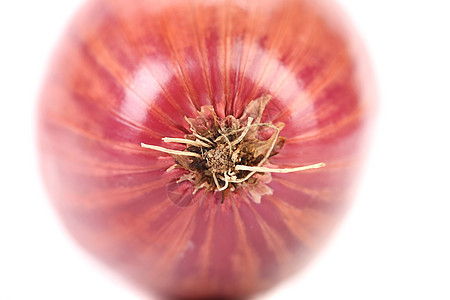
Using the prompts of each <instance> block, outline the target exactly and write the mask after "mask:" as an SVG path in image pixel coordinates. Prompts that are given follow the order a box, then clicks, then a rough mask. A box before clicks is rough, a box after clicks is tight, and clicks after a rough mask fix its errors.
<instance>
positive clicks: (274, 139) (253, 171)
mask: <svg viewBox="0 0 450 300" xmlns="http://www.w3.org/2000/svg"><path fill="white" fill-rule="evenodd" d="M266 126H267V127H270V128H273V129H275V130H276V131H275V134H274V136H272V137H273V141H272V144H271V145H270V148H269V151H267V153H266V155H265V156H264V158H263V159H262V160H261V161H260V162H259V164H258V165H257V166H256V167H253V168H259V167H261V166H262V165H263V164H264V162H265V161H266V160H267V159H268V158H269V156H270V153H272V150H273V148H275V144H276V142H277V139H278V135H279V134H280V128H278V127H276V126H275V125H272V124H267V125H266ZM272 137H271V138H272ZM239 166H241V165H239ZM242 167H246V166H242ZM256 172H258V171H255V170H254V169H253V170H251V172H250V173H249V174H247V176H245V177H244V178H242V179H239V180H236V181H233V182H235V183H240V182H244V181H247V180H248V179H249V178H250V177H252V176H253V175H254V174H255V173H256Z"/></svg>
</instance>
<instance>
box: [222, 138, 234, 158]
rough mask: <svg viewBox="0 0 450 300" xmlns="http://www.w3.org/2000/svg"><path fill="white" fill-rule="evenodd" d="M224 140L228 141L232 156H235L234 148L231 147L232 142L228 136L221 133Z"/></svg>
mask: <svg viewBox="0 0 450 300" xmlns="http://www.w3.org/2000/svg"><path fill="white" fill-rule="evenodd" d="M220 134H221V135H222V136H223V137H224V139H225V140H226V141H227V144H228V147H229V148H230V155H231V154H233V147H232V146H231V143H230V140H229V139H228V138H227V136H226V135H225V134H223V133H220Z"/></svg>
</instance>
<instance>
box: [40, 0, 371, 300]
mask: <svg viewBox="0 0 450 300" xmlns="http://www.w3.org/2000/svg"><path fill="white" fill-rule="evenodd" d="M263 94H268V95H271V96H272V97H273V98H272V100H271V101H270V103H269V104H268V106H267V109H266V111H265V112H264V115H263V121H272V122H274V123H278V122H283V123H285V124H286V126H285V128H284V129H283V131H282V135H283V136H284V137H285V138H286V144H285V146H284V148H283V149H282V150H281V151H280V153H279V154H278V155H276V156H274V157H273V158H271V159H270V162H271V163H272V164H275V165H277V166H280V167H297V166H302V165H308V164H314V163H318V162H324V163H326V167H324V168H321V169H316V170H308V171H304V172H297V173H289V174H272V181H271V182H270V183H269V184H268V186H270V187H271V188H272V189H273V190H274V192H273V195H265V196H263V197H262V199H261V203H260V204H256V203H253V202H252V201H249V200H248V199H247V198H246V196H245V193H240V192H233V193H230V194H229V195H228V196H227V197H226V199H224V202H223V204H220V202H221V201H222V200H223V199H222V198H221V197H222V194H221V193H215V194H211V193H199V194H198V196H195V197H197V198H195V199H194V200H195V201H193V204H192V205H190V206H185V207H183V206H179V205H176V203H174V201H173V199H169V197H168V186H169V185H170V182H173V180H174V179H176V177H177V176H180V173H179V172H177V171H175V172H171V173H165V170H166V169H167V168H168V167H170V166H171V165H172V164H173V163H174V161H173V158H172V157H170V156H169V155H164V154H161V153H156V152H153V151H148V150H146V149H143V148H141V147H140V143H141V142H145V143H149V144H153V145H163V143H162V141H161V138H163V137H183V136H184V135H185V134H186V133H188V132H189V126H188V124H187V123H186V121H185V119H184V117H185V116H187V117H195V116H196V115H197V113H196V112H197V110H199V109H200V108H201V106H204V105H213V106H214V109H215V111H216V113H217V114H218V115H219V116H220V117H222V118H223V117H225V116H226V115H230V114H232V115H234V116H236V117H239V116H240V114H242V112H243V111H244V109H245V107H246V105H247V104H248V103H249V102H250V101H252V100H254V99H256V98H258V97H260V96H261V95H263ZM373 106H374V90H373V79H372V75H371V72H370V68H369V66H368V62H367V58H366V57H365V53H364V50H363V48H362V47H361V45H360V43H359V41H358V39H357V37H355V34H354V32H353V31H352V30H351V27H350V26H349V25H348V24H347V22H346V21H345V16H343V15H342V13H341V12H340V10H339V9H338V8H336V6H335V5H334V4H332V3H329V2H323V1H313V0H311V1H306V0H292V1H290V0H270V1H267V0H263V1H261V0H248V1H237V0H231V1H230V0H220V1H219V0H218V1H205V0H203V1H199V0H190V1H185V0H178V1H175V0H170V1H156V0H94V1H91V2H89V3H88V4H87V5H86V6H85V7H84V9H82V10H81V12H80V13H79V14H78V15H77V16H76V17H75V19H74V21H73V23H72V24H71V25H70V27H69V29H68V30H67V32H66V33H65V36H64V38H63V40H62V41H61V44H60V46H59V48H58V49H57V52H56V53H55V55H54V58H53V60H52V63H51V66H50V69H49V73H48V76H47V79H46V81H45V85H44V88H43V92H42V95H41V99H40V103H39V111H38V115H39V117H38V140H39V148H40V157H41V166H42V170H43V177H44V181H45V184H46V186H47V188H48V191H49V194H50V197H51V199H52V201H53V203H54V205H55V207H56V209H57V211H58V212H59V214H60V215H61V217H62V220H63V222H64V223H65V225H66V227H67V228H68V229H69V231H70V232H71V234H72V235H73V236H74V237H75V239H76V240H77V241H78V242H79V243H80V244H81V245H82V246H83V247H84V248H85V249H87V250H88V251H89V252H90V253H92V254H93V255H95V256H96V257H98V258H99V259H100V260H102V261H103V262H105V263H107V264H108V265H110V266H112V267H113V268H114V269H116V270H118V271H119V272H121V273H123V274H124V275H125V277H127V278H129V279H131V281H133V282H135V283H137V284H138V285H139V286H140V287H141V288H143V289H145V290H148V291H149V292H151V293H156V294H158V295H162V296H166V297H176V298H192V299H200V298H208V297H209V298H212V297H215V298H217V297H221V298H243V297H248V296H251V295H254V294H255V293H257V292H260V291H264V290H267V289H268V288H270V287H272V286H274V285H275V284H276V283H278V282H279V281H281V280H282V279H283V278H285V277H287V276H289V275H291V274H293V273H294V272H296V271H298V270H299V269H301V268H303V267H304V266H305V264H306V263H308V262H309V261H310V259H311V257H312V256H313V255H314V254H315V253H317V251H318V250H320V248H321V246H322V245H323V242H324V241H325V240H326V238H327V236H329V234H330V232H331V231H332V229H333V228H334V227H335V226H336V224H337V221H339V219H341V217H342V213H343V212H345V209H346V207H347V206H348V204H349V202H350V200H351V198H352V195H353V191H354V187H355V182H356V180H355V179H356V177H357V176H358V174H359V173H358V172H359V170H360V165H361V160H362V158H363V156H364V152H365V151H364V148H365V140H366V137H367V131H368V127H369V126H368V125H369V124H370V120H371V118H372V111H373ZM171 200H172V201H171Z"/></svg>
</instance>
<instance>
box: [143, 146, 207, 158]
mask: <svg viewBox="0 0 450 300" xmlns="http://www.w3.org/2000/svg"><path fill="white" fill-rule="evenodd" d="M141 147H143V148H148V149H152V150H156V151H160V152H164V153H169V154H174V155H184V156H193V157H198V158H202V156H201V155H200V154H198V153H194V152H188V151H178V150H172V149H166V148H163V147H159V146H153V145H147V144H144V143H141Z"/></svg>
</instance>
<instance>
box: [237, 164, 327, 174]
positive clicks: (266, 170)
mask: <svg viewBox="0 0 450 300" xmlns="http://www.w3.org/2000/svg"><path fill="white" fill-rule="evenodd" d="M324 166H325V163H322V162H321V163H318V164H313V165H308V166H303V167H296V168H286V169H271V168H266V167H257V166H256V167H249V166H243V165H237V166H236V167H235V169H236V170H237V171H252V172H262V173H292V172H299V171H304V170H311V169H318V168H322V167H324Z"/></svg>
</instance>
